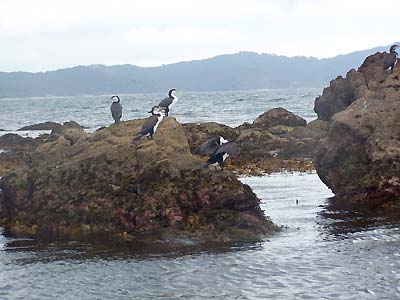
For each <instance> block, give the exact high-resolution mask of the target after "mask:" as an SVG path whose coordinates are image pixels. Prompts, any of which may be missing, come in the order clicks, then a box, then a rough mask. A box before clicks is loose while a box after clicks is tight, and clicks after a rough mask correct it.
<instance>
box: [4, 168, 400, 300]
mask: <svg viewBox="0 0 400 300" xmlns="http://www.w3.org/2000/svg"><path fill="white" fill-rule="evenodd" d="M241 180H242V181H243V182H245V183H247V184H249V185H250V186H251V187H252V188H253V189H254V191H255V192H256V193H257V195H258V196H259V197H260V198H261V199H262V202H263V204H262V208H263V209H264V210H265V211H266V212H267V214H268V215H270V216H271V218H272V219H273V221H274V222H275V223H277V224H280V225H284V226H285V228H284V229H283V231H282V232H281V233H279V234H277V235H275V236H272V237H270V238H268V239H267V240H265V242H262V243H258V244H253V245H249V244H247V245H216V244H215V245H202V246H199V245H196V244H193V243H192V244H191V243H189V244H185V242H184V241H179V240H175V241H173V242H172V241H171V242H165V241H164V242H162V241H160V240H159V241H156V242H155V243H146V242H144V241H140V240H138V241H133V242H132V243H130V244H129V243H128V244H126V243H113V244H110V243H109V241H108V242H107V241H106V240H102V239H96V240H95V241H89V240H88V241H80V242H77V241H69V242H63V241H55V242H52V243H50V244H49V243H45V242H40V241H33V240H18V239H11V238H6V237H4V236H2V235H0V245H3V250H0V269H1V272H0V299H27V298H29V299H71V300H72V299H85V300H86V299H221V300H222V299H335V300H336V299H343V300H348V299H357V300H359V299H397V298H398V297H400V250H399V249H400V247H399V246H400V229H399V227H400V226H399V225H398V223H396V222H393V221H389V220H385V219H384V218H383V217H381V218H373V217H371V218H370V219H368V216H366V215H364V214H360V213H357V214H350V213H349V212H348V211H346V210H334V209H332V207H330V206H329V205H328V204H329V202H328V200H327V198H328V197H331V196H332V194H331V193H330V191H329V190H328V189H327V188H326V187H325V186H324V185H323V184H322V183H321V181H320V180H319V179H318V176H317V175H316V174H298V173H294V174H291V175H285V174H277V175H272V176H268V177H248V178H242V179H241ZM296 200H298V204H296ZM366 217H367V219H368V221H367V222H366V223H364V221H365V218H366ZM355 224H359V225H361V226H356V225H355Z"/></svg>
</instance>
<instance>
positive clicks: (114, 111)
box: [111, 96, 122, 123]
mask: <svg viewBox="0 0 400 300" xmlns="http://www.w3.org/2000/svg"><path fill="white" fill-rule="evenodd" d="M114 98H116V99H117V101H113V103H112V104H111V115H112V117H113V119H114V122H115V123H119V122H121V118H122V105H121V103H120V101H121V99H119V97H118V96H112V97H111V99H114Z"/></svg>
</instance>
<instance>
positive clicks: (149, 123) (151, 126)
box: [133, 106, 165, 141]
mask: <svg viewBox="0 0 400 300" xmlns="http://www.w3.org/2000/svg"><path fill="white" fill-rule="evenodd" d="M164 110H165V109H164V108H162V107H159V106H153V108H152V109H151V113H152V116H150V117H148V118H147V119H146V120H145V121H144V123H143V125H142V128H141V129H140V132H139V134H138V135H137V136H135V137H134V139H133V140H134V141H139V140H140V139H141V138H142V137H143V136H147V137H148V138H151V139H152V138H153V135H154V133H155V132H156V131H157V128H158V126H159V125H160V123H161V121H162V119H163V118H164Z"/></svg>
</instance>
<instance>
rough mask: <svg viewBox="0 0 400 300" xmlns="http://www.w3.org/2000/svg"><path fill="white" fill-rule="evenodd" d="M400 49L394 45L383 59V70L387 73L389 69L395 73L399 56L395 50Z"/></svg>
mask: <svg viewBox="0 0 400 300" xmlns="http://www.w3.org/2000/svg"><path fill="white" fill-rule="evenodd" d="M398 47H400V46H399V45H393V46H391V47H390V50H389V53H388V54H386V55H385V58H384V59H383V70H384V71H386V70H387V69H388V68H389V67H390V70H391V71H393V68H394V65H395V63H396V59H397V56H398V55H399V54H398V53H397V52H396V51H395V49H396V48H398Z"/></svg>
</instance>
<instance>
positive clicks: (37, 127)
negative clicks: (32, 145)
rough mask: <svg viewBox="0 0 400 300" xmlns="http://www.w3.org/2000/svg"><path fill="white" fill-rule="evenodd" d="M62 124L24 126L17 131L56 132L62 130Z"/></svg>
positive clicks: (47, 123) (46, 123) (50, 123)
mask: <svg viewBox="0 0 400 300" xmlns="http://www.w3.org/2000/svg"><path fill="white" fill-rule="evenodd" d="M61 127H62V126H61V124H59V123H56V122H45V123H38V124H34V125H29V126H24V127H22V128H20V129H18V130H17V131H27V130H54V129H57V128H61Z"/></svg>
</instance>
